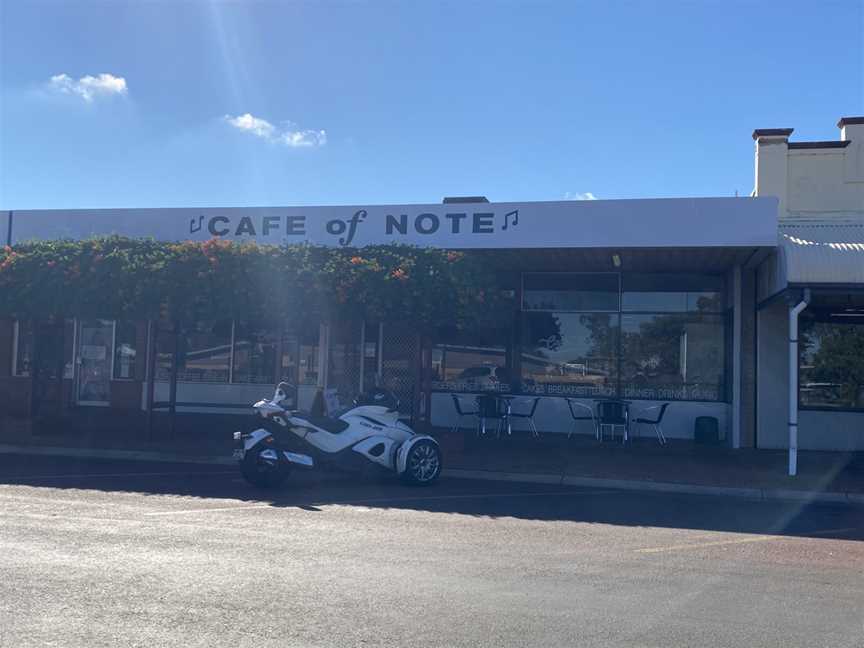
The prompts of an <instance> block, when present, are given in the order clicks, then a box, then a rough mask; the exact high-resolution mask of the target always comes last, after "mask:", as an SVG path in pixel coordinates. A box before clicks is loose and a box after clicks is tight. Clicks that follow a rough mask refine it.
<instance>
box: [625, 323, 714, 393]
mask: <svg viewBox="0 0 864 648" xmlns="http://www.w3.org/2000/svg"><path fill="white" fill-rule="evenodd" d="M724 328H725V327H724V317H723V316H721V315H679V314H666V313H663V314H660V313H654V314H645V315H631V314H625V315H622V317H621V386H622V394H623V396H624V397H625V398H647V399H657V400H712V401H717V400H722V399H723V398H724V396H725V391H724V389H723V386H724V377H725V371H724V367H725V351H724V346H725V340H724V338H725V333H724Z"/></svg>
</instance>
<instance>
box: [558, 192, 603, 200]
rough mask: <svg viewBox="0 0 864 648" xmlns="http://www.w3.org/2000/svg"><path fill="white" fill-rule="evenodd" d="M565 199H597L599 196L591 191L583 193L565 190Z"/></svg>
mask: <svg viewBox="0 0 864 648" xmlns="http://www.w3.org/2000/svg"><path fill="white" fill-rule="evenodd" d="M564 200H597V196H595V195H594V194H593V193H591V192H590V191H585V192H581V193H580V192H578V191H575V192H574V191H565V192H564Z"/></svg>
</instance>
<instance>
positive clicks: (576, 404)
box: [564, 398, 600, 439]
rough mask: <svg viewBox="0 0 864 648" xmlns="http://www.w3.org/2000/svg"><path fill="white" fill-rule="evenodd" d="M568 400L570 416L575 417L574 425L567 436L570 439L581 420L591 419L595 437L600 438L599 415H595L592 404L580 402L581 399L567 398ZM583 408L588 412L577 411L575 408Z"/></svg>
mask: <svg viewBox="0 0 864 648" xmlns="http://www.w3.org/2000/svg"><path fill="white" fill-rule="evenodd" d="M564 400H566V401H567V407H568V408H569V409H570V416H572V417H573V427H572V428H571V429H570V431H569V432H568V433H567V438H568V439H569V438H570V437H571V436H573V435H574V434H575V433H576V425H578V423H579V421H591V427H593V428H594V438H595V439H599V438H600V429H599V428H598V427H597V417H596V416H594V408H593V407H591V406H590V405H586V404H585V403H580V402H579V401H575V400H573V399H572V398H565V399H564ZM573 408H577V409H579V410H583V411H584V412H587V414H585V413H583V412H577V411H576V410H575V409H573Z"/></svg>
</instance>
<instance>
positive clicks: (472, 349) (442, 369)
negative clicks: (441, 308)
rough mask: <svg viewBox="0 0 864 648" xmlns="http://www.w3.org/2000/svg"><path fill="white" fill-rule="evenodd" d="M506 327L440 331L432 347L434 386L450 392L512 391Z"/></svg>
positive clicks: (508, 334)
mask: <svg viewBox="0 0 864 648" xmlns="http://www.w3.org/2000/svg"><path fill="white" fill-rule="evenodd" d="M509 336H510V333H509V331H506V330H492V329H485V330H475V331H470V332H468V331H458V330H456V329H449V330H448V329H444V330H441V331H439V332H438V336H437V339H436V343H435V345H434V347H433V349H432V388H433V389H441V390H447V391H463V392H464V391H467V392H472V391H501V392H509V391H511V390H512V386H511V383H510V374H509V371H508V370H507V351H506V348H507V342H508V340H509Z"/></svg>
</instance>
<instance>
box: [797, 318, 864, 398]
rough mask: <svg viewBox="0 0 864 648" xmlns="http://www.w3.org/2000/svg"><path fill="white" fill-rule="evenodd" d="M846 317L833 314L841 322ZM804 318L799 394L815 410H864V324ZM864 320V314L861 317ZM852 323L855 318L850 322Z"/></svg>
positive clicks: (802, 324)
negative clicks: (829, 408)
mask: <svg viewBox="0 0 864 648" xmlns="http://www.w3.org/2000/svg"><path fill="white" fill-rule="evenodd" d="M843 315H845V314H844V313H840V314H839V315H838V314H833V318H834V319H835V320H839V319H840V317H841V316H843ZM823 317H824V318H825V319H824V320H822V321H820V320H819V319H814V318H813V317H812V316H811V317H802V319H801V331H800V354H801V355H800V368H799V378H798V393H799V398H800V401H801V404H802V405H803V406H811V407H831V408H851V409H864V324H857V323H856V324H853V323H847V322H844V321H831V319H832V314H825V315H823ZM860 318H861V319H864V311H862V313H861V315H860ZM848 319H851V318H848Z"/></svg>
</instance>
